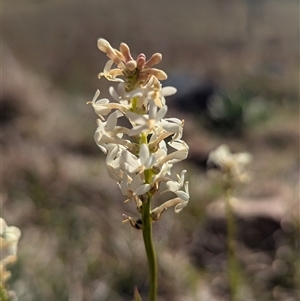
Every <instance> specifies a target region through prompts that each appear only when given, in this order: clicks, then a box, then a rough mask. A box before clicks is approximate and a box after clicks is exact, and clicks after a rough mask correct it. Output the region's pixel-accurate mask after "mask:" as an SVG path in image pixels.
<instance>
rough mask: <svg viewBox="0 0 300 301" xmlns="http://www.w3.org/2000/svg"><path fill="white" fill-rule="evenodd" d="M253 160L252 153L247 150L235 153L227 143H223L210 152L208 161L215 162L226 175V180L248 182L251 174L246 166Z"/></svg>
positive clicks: (209, 162)
mask: <svg viewBox="0 0 300 301" xmlns="http://www.w3.org/2000/svg"><path fill="white" fill-rule="evenodd" d="M251 160H252V156H251V154H249V153H246V152H244V153H236V154H233V153H231V152H230V149H229V147H228V146H227V145H225V144H222V145H220V146H219V147H217V148H216V149H215V150H213V151H211V152H210V154H209V157H208V161H207V163H208V164H211V163H213V164H215V165H216V166H217V167H218V168H219V170H220V171H221V173H222V174H224V175H225V176H226V181H233V182H246V181H247V180H248V179H249V176H248V173H247V171H246V169H245V166H246V165H247V164H249V163H250V162H251Z"/></svg>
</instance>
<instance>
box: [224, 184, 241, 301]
mask: <svg viewBox="0 0 300 301" xmlns="http://www.w3.org/2000/svg"><path fill="white" fill-rule="evenodd" d="M225 196H226V197H225V199H226V219H227V252H228V277H229V288H230V300H231V301H236V297H237V289H238V266H237V260H236V256H235V251H236V245H235V240H236V226H235V219H234V214H233V209H232V205H231V203H230V199H231V196H232V189H227V190H226V193H225Z"/></svg>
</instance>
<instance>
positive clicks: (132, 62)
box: [126, 60, 136, 71]
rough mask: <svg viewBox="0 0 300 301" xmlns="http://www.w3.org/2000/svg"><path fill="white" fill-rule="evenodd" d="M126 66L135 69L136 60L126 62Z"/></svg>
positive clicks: (131, 69)
mask: <svg viewBox="0 0 300 301" xmlns="http://www.w3.org/2000/svg"><path fill="white" fill-rule="evenodd" d="M126 67H127V69H128V70H130V71H133V70H135V69H136V61H134V60H131V61H129V62H127V63H126Z"/></svg>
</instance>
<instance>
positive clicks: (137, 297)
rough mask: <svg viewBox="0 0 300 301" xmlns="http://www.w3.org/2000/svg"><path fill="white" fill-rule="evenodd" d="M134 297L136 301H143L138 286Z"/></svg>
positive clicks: (135, 288)
mask: <svg viewBox="0 0 300 301" xmlns="http://www.w3.org/2000/svg"><path fill="white" fill-rule="evenodd" d="M133 296H134V301H143V300H142V298H141V296H140V294H139V291H138V288H137V286H135V287H134V295H133Z"/></svg>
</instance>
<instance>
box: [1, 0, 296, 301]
mask: <svg viewBox="0 0 300 301" xmlns="http://www.w3.org/2000/svg"><path fill="white" fill-rule="evenodd" d="M99 37H103V38H105V39H107V40H109V42H110V43H111V44H112V46H113V47H115V48H118V47H119V44H120V42H126V43H127V44H128V45H129V46H130V48H131V49H132V53H133V54H134V55H135V56H136V55H137V54H139V53H141V52H143V53H145V54H146V55H147V56H148V57H149V56H150V55H152V54H153V53H154V52H161V53H162V54H163V61H162V62H161V64H160V65H159V68H161V69H163V70H164V71H165V72H166V73H167V74H168V75H169V78H168V80H167V81H166V83H163V85H173V86H175V87H176V88H177V89H178V93H177V94H176V95H174V96H172V97H169V99H167V104H168V106H169V112H168V117H177V118H183V119H185V133H184V139H185V140H186V141H187V143H188V144H189V145H190V155H189V158H188V159H187V160H186V161H184V162H182V163H181V165H180V164H179V165H180V166H178V167H176V168H177V170H178V172H179V171H180V170H182V169H183V168H184V169H187V170H188V178H189V181H190V190H191V199H190V203H189V205H188V206H187V207H186V208H185V209H184V210H183V211H182V212H181V213H180V214H178V215H177V214H175V213H174V212H173V210H168V212H166V213H165V214H164V216H163V218H162V219H161V220H160V221H159V222H157V223H155V224H154V226H153V228H154V229H153V230H154V239H155V244H156V249H157V254H158V256H159V257H158V262H159V283H160V286H159V297H160V299H159V300H161V301H164V300H165V301H189V300H191V301H207V300H209V301H214V300H215V301H219V300H220V301H223V300H225V301H226V300H229V297H228V279H227V278H228V277H227V255H226V232H227V231H226V220H225V216H224V210H222V202H223V200H222V191H221V189H220V187H219V186H218V185H217V184H216V183H214V182H213V181H212V180H211V179H209V178H208V177H207V171H206V160H207V156H208V153H209V152H210V151H211V150H212V149H214V148H215V147H217V146H219V145H220V144H223V143H226V144H228V145H229V146H230V148H231V149H232V150H233V151H234V152H241V151H248V152H250V153H251V154H252V155H253V158H254V159H253V162H252V163H251V164H250V166H249V170H250V172H251V175H252V180H251V182H250V183H249V184H248V185H245V186H243V187H239V188H238V189H237V191H236V196H237V197H238V199H239V203H238V204H237V206H236V207H235V208H234V212H235V217H236V220H237V228H238V234H237V258H238V260H239V266H240V271H239V278H240V279H241V281H242V285H241V286H240V298H241V300H245V301H251V300H259V301H269V300H276V301H296V300H299V276H300V274H299V264H300V260H299V253H298V252H299V2H298V1H296V0H286V1H279V0H261V1H258V0H227V1H221V0H210V1H209V0H198V1H195V0H194V1H193V0H189V1H179V0H177V1H175V0H172V1H171V0H165V1H159V0H152V1H142V0H140V1H137V0H126V1H116V0H101V1H95V0H86V1H79V0H72V1H71V0H51V1H50V0H3V1H2V39H1V42H2V44H1V53H2V61H1V63H2V77H1V90H2V92H1V132H2V135H1V149H2V162H1V163H2V177H1V182H2V183H1V184H2V185H1V203H2V207H1V216H3V217H4V218H5V220H6V221H7V223H8V225H15V226H17V227H19V228H20V229H21V231H22V237H21V241H20V244H19V260H18V263H17V264H16V265H14V266H12V267H11V271H12V274H13V276H12V278H11V280H10V287H11V289H13V290H15V291H16V293H17V295H18V296H19V299H20V300H22V301H40V300H69V301H81V300H93V301H105V300H114V301H119V300H132V295H133V287H134V285H137V286H138V288H139V290H140V293H141V295H142V296H143V297H145V296H146V295H147V291H148V288H147V285H148V284H147V262H146V257H145V252H144V246H143V242H142V236H141V232H139V231H137V230H134V229H132V228H130V226H129V225H128V224H123V223H122V214H123V213H125V214H128V215H130V216H136V213H135V208H134V205H133V204H128V203H127V204H124V203H123V201H124V197H123V196H122V195H121V193H120V192H119V189H118V187H117V185H116V183H114V181H113V180H111V179H109V178H108V175H107V171H106V168H105V165H104V159H105V157H104V156H103V154H102V152H101V151H100V150H99V149H98V148H97V146H96V145H95V143H94V139H93V135H94V131H95V129H96V115H95V114H94V112H93V109H92V107H91V106H87V105H86V101H88V100H91V99H92V97H93V95H94V93H95V91H96V89H98V88H99V89H100V90H101V94H102V95H103V96H107V92H106V91H107V89H108V87H109V86H110V83H108V82H107V81H106V80H105V79H102V80H101V81H99V80H98V78H97V75H98V73H99V72H100V71H102V70H103V67H104V64H105V62H106V61H107V58H106V56H105V55H104V54H103V53H101V52H100V51H99V50H98V49H97V47H96V41H97V38H99ZM160 198H161V197H159V198H158V199H157V200H156V201H155V202H157V203H159V202H160V201H161V200H160Z"/></svg>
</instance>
